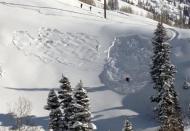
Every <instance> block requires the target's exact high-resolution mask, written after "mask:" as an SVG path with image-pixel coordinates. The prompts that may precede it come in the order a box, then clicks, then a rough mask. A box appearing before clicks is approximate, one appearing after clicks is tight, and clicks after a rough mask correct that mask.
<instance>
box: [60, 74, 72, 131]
mask: <svg viewBox="0 0 190 131" xmlns="http://www.w3.org/2000/svg"><path fill="white" fill-rule="evenodd" d="M60 83H61V86H60V89H59V90H58V94H59V95H58V98H59V99H60V106H61V108H62V109H63V112H64V113H63V116H64V122H63V123H62V124H63V125H64V131H65V130H66V131H67V130H69V129H70V127H71V126H72V124H73V117H72V116H73V115H74V105H75V103H74V99H73V92H72V91H73V90H72V88H71V85H70V82H69V80H68V78H67V77H64V76H62V79H61V80H60Z"/></svg>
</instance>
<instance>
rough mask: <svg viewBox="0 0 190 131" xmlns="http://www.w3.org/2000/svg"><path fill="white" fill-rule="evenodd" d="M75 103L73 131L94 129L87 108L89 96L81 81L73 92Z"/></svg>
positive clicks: (91, 130)
mask: <svg viewBox="0 0 190 131" xmlns="http://www.w3.org/2000/svg"><path fill="white" fill-rule="evenodd" d="M74 97H75V101H76V104H77V105H78V108H76V112H75V124H74V126H73V128H74V131H94V130H96V126H95V125H94V124H93V123H92V121H91V116H92V115H91V112H90V108H89V105H90V103H89V101H90V100H89V97H88V95H87V91H86V90H85V89H84V88H83V84H82V81H80V83H79V84H78V85H77V89H76V92H75V93H74Z"/></svg>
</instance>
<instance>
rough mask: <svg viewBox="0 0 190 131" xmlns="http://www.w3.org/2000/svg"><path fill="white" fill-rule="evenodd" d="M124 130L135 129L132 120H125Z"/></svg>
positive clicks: (131, 130) (130, 130)
mask: <svg viewBox="0 0 190 131" xmlns="http://www.w3.org/2000/svg"><path fill="white" fill-rule="evenodd" d="M122 131H133V126H132V124H131V122H130V121H128V120H125V124H124V127H123V130H122Z"/></svg>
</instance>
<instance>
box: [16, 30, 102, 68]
mask: <svg viewBox="0 0 190 131" xmlns="http://www.w3.org/2000/svg"><path fill="white" fill-rule="evenodd" d="M13 44H14V46H15V47H16V48H17V49H18V50H21V51H23V53H24V54H25V55H32V56H35V57H38V58H39V59H40V60H41V61H43V62H44V63H50V62H58V63H61V64H66V65H74V66H81V65H83V64H84V63H86V62H96V60H97V58H98V50H97V46H98V45H100V44H99V42H98V41H97V40H96V39H95V37H93V36H90V35H88V34H84V33H70V32H65V33H62V32H60V31H59V30H57V29H50V28H44V27H42V28H40V29H39V33H38V36H37V38H34V37H33V36H31V35H30V34H29V33H28V32H27V31H17V32H15V33H14V36H13ZM70 60H72V61H70Z"/></svg>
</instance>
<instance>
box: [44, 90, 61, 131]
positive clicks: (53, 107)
mask: <svg viewBox="0 0 190 131" xmlns="http://www.w3.org/2000/svg"><path fill="white" fill-rule="evenodd" d="M44 108H45V109H46V110H50V114H49V126H48V127H49V129H50V130H53V131H62V128H63V126H62V112H61V110H60V109H59V101H58V97H57V95H56V93H55V91H54V90H53V89H51V90H50V92H49V95H48V100H47V105H46V106H45V107H44Z"/></svg>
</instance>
